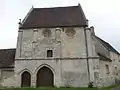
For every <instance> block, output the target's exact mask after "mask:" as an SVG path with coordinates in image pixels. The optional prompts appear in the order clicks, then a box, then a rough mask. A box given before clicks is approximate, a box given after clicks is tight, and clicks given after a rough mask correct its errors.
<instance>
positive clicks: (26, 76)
mask: <svg viewBox="0 0 120 90" xmlns="http://www.w3.org/2000/svg"><path fill="white" fill-rule="evenodd" d="M30 85H31V75H30V73H29V72H27V71H25V72H24V73H23V74H22V75H21V87H30Z"/></svg>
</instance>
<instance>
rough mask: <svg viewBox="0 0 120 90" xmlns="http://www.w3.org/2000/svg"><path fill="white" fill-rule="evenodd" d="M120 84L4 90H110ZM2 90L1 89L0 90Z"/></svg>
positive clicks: (10, 89)
mask: <svg viewBox="0 0 120 90" xmlns="http://www.w3.org/2000/svg"><path fill="white" fill-rule="evenodd" d="M118 86H120V84H117V85H111V86H108V87H103V88H100V89H98V88H73V87H72V88H50V87H49V88H5V89H2V90H110V89H112V88H115V87H118ZM0 90H1V89H0Z"/></svg>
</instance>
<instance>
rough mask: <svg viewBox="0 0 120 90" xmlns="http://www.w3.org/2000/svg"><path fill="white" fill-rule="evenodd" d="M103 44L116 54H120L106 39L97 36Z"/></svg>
mask: <svg viewBox="0 0 120 90" xmlns="http://www.w3.org/2000/svg"><path fill="white" fill-rule="evenodd" d="M95 37H96V38H97V39H98V40H99V41H100V42H101V43H102V44H103V45H104V47H105V48H106V49H107V50H109V51H112V52H114V53H116V54H120V53H119V52H118V51H117V50H116V49H115V48H114V47H113V46H111V45H110V44H109V43H107V42H106V41H104V40H102V39H101V38H99V37H97V36H95Z"/></svg>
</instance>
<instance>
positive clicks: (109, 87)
mask: <svg viewBox="0 0 120 90" xmlns="http://www.w3.org/2000/svg"><path fill="white" fill-rule="evenodd" d="M119 86H120V84H116V85H111V86H108V87H103V88H101V89H100V90H110V89H112V88H115V87H119Z"/></svg>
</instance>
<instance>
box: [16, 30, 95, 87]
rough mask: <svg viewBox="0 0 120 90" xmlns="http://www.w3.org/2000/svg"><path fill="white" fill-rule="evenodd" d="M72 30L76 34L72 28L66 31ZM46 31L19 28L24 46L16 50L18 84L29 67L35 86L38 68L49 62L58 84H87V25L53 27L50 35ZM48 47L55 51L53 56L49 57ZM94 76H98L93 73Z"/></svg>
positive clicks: (56, 84)
mask: <svg viewBox="0 0 120 90" xmlns="http://www.w3.org/2000/svg"><path fill="white" fill-rule="evenodd" d="M69 29H70V30H71V29H72V30H74V32H75V34H74V35H71V34H70V33H71V32H72V31H69V32H66V31H67V30H69ZM44 30H45V28H43V29H35V30H20V31H19V33H20V34H19V35H18V46H20V47H19V48H17V50H16V61H15V73H17V76H16V78H17V79H18V80H17V81H19V82H17V83H18V84H17V85H18V86H20V85H21V82H20V81H21V73H22V72H23V71H25V70H28V71H29V72H31V74H32V75H31V76H32V77H33V78H32V83H31V84H32V86H35V84H36V78H35V77H36V74H37V71H38V70H39V69H40V67H42V66H44V65H45V66H48V67H50V68H51V69H52V71H53V72H54V85H55V86H58V87H59V86H65V85H69V86H76V87H79V86H87V85H88V82H89V80H88V70H87V60H86V45H85V34H84V28H57V29H56V28H50V29H49V30H50V31H51V36H49V37H44V35H43V31H44ZM88 31H89V30H88ZM88 33H89V32H88ZM21 34H22V35H21ZM34 34H35V35H34ZM67 34H70V35H67ZM21 36H22V37H21ZM19 38H20V39H19ZM21 38H22V40H21ZM47 50H53V57H51V58H48V57H47V55H46V54H47ZM25 55H26V56H25ZM91 78H92V79H94V77H93V76H92V73H91ZM81 80H82V81H81Z"/></svg>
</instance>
